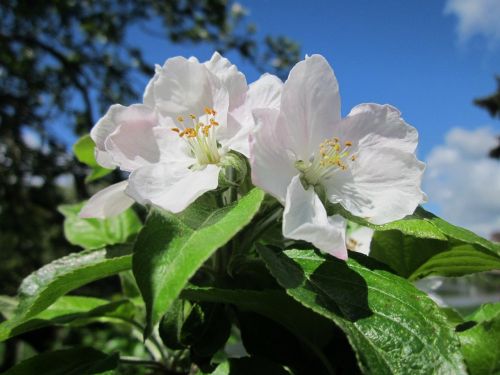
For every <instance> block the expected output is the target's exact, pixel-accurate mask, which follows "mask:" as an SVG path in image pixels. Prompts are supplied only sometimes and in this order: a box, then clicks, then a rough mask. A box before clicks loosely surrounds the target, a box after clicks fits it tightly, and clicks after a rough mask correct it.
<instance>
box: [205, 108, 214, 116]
mask: <svg viewBox="0 0 500 375" xmlns="http://www.w3.org/2000/svg"><path fill="white" fill-rule="evenodd" d="M204 111H205V113H206V114H207V115H211V114H212V111H213V110H212V109H211V108H208V107H205V109H204Z"/></svg>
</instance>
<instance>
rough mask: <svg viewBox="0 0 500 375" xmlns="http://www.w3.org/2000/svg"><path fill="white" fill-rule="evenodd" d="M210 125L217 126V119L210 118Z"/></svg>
mask: <svg viewBox="0 0 500 375" xmlns="http://www.w3.org/2000/svg"><path fill="white" fill-rule="evenodd" d="M210 125H213V126H218V125H219V123H218V122H217V121H215V119H213V118H211V119H210Z"/></svg>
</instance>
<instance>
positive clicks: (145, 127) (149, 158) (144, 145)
mask: <svg viewBox="0 0 500 375" xmlns="http://www.w3.org/2000/svg"><path fill="white" fill-rule="evenodd" d="M155 125H156V124H155V123H154V122H149V121H148V120H142V121H141V120H138V121H133V122H127V123H124V124H122V125H120V126H119V127H118V128H117V129H116V130H115V131H114V132H113V133H112V134H111V135H110V136H109V137H108V138H107V139H106V142H105V147H106V150H107V151H108V154H109V155H111V158H112V160H113V162H114V164H115V165H118V166H119V167H120V169H122V170H124V171H128V172H131V171H133V170H134V169H137V168H139V167H141V166H143V165H146V164H152V163H156V162H158V161H159V160H160V150H159V148H158V145H157V142H156V137H155V133H154V131H153V129H154V126H155Z"/></svg>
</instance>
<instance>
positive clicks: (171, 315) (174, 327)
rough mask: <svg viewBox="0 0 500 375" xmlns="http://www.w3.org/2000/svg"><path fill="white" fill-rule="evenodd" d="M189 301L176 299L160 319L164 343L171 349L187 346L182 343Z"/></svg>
mask: <svg viewBox="0 0 500 375" xmlns="http://www.w3.org/2000/svg"><path fill="white" fill-rule="evenodd" d="M187 304H188V303H187V302H185V301H182V300H180V299H176V300H175V301H174V302H173V303H172V304H171V305H170V308H169V309H168V311H167V312H166V313H165V315H164V316H163V318H162V319H161V321H160V326H159V327H158V332H159V333H160V337H161V339H162V341H163V343H164V344H165V345H166V346H167V347H168V348H170V349H176V350H180V349H184V348H185V347H186V346H185V345H184V344H183V343H182V340H181V333H182V326H183V324H184V320H185V318H186V315H187V312H186V311H185V310H186V305H187Z"/></svg>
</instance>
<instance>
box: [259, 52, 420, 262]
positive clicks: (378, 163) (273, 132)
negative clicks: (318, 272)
mask: <svg viewBox="0 0 500 375" xmlns="http://www.w3.org/2000/svg"><path fill="white" fill-rule="evenodd" d="M254 116H255V118H256V122H257V127H256V129H255V131H254V132H253V134H251V141H250V151H251V152H250V154H251V155H250V160H251V167H252V180H253V182H254V184H255V185H256V186H259V187H261V188H262V189H264V190H265V191H267V192H268V193H270V194H272V195H273V196H274V197H276V198H277V199H278V200H279V201H280V202H281V203H282V204H284V206H285V210H284V213H283V235H284V236H285V237H287V238H292V239H298V240H306V241H309V242H311V243H313V244H314V245H315V246H316V247H318V248H319V249H321V250H323V251H325V252H328V253H330V254H332V255H334V256H336V257H338V258H341V259H345V258H346V257H347V250H346V241H345V227H346V222H345V219H343V218H342V217H341V216H340V215H332V216H328V214H327V208H328V205H332V204H333V205H335V204H340V205H341V206H342V207H343V208H344V209H346V210H348V211H349V212H350V213H352V214H353V215H355V216H358V217H362V218H365V219H367V220H368V221H369V222H371V223H374V224H383V223H387V222H390V221H394V220H398V219H401V218H403V217H404V216H406V215H408V214H411V213H412V212H413V211H414V210H415V208H416V207H417V205H418V204H419V203H421V202H422V201H423V200H424V199H425V195H424V193H423V192H422V191H421V190H420V184H421V179H422V173H423V170H424V164H423V163H422V162H420V161H419V160H418V159H417V158H416V156H415V149H416V146H417V141H418V135H417V131H416V130H415V128H413V127H411V126H410V125H408V124H407V123H406V122H404V121H403V119H402V118H401V116H400V113H399V111H398V110H397V109H395V108H394V107H391V106H389V105H378V104H361V105H358V106H356V107H355V108H354V109H353V110H352V111H351V113H350V114H349V115H348V116H347V117H345V118H343V119H341V115H340V97H339V90H338V84H337V80H336V78H335V75H334V73H333V71H332V69H331V67H330V66H329V64H328V62H327V61H326V60H325V59H324V58H323V57H322V56H320V55H314V56H311V57H306V59H305V60H304V61H301V62H299V63H298V64H297V65H295V67H294V68H293V69H292V70H291V72H290V75H289V77H288V79H287V81H286V82H285V84H284V86H283V91H282V96H281V106H280V109H279V110H278V109H273V108H267V109H257V110H254Z"/></svg>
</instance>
